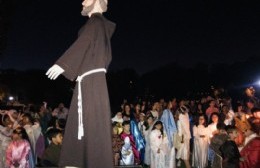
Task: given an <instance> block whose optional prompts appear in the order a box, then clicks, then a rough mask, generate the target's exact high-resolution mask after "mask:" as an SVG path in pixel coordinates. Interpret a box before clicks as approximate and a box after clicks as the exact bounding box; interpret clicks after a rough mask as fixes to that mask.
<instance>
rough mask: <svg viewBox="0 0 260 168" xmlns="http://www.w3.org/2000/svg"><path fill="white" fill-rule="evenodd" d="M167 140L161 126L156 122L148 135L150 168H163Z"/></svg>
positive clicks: (166, 151)
mask: <svg viewBox="0 0 260 168" xmlns="http://www.w3.org/2000/svg"><path fill="white" fill-rule="evenodd" d="M167 143H168V139H167V137H164V134H163V124H162V122H161V121H156V123H155V124H154V126H153V129H152V131H151V134H150V145H151V165H150V168H165V159H166V153H168V152H169V151H168V149H167V147H168V146H167V145H168V144H167Z"/></svg>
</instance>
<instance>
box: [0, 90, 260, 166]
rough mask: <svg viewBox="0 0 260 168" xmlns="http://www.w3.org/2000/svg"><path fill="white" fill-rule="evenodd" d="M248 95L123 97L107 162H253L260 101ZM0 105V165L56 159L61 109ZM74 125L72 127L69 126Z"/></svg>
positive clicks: (259, 141)
mask: <svg viewBox="0 0 260 168" xmlns="http://www.w3.org/2000/svg"><path fill="white" fill-rule="evenodd" d="M246 94H247V98H246V99H244V100H240V101H237V102H232V99H231V98H230V97H221V98H220V97H218V96H214V95H213V96H207V97H201V98H199V99H196V100H195V99H187V98H185V99H176V98H172V99H169V100H165V99H158V100H141V101H140V100H139V101H137V102H135V103H131V102H128V101H127V100H124V102H123V103H122V104H121V106H120V108H119V109H118V110H117V111H116V112H114V115H112V117H111V125H112V127H111V128H112V130H111V134H112V148H113V154H114V155H113V156H114V158H113V160H114V165H115V166H118V165H123V166H125V165H142V166H143V167H150V168H175V167H181V166H182V167H183V166H185V167H186V168H190V167H194V168H206V167H213V168H221V167H223V168H233V167H234V168H236V167H237V168H238V167H240V168H249V167H250V168H258V167H260V159H259V158H260V137H259V130H260V108H259V105H260V101H259V99H258V98H257V97H255V95H254V89H253V88H252V87H251V88H247V89H246ZM33 107H35V106H28V107H27V108H26V109H24V110H23V111H22V112H19V111H16V110H1V122H0V145H1V148H0V167H3V168H15V167H19V168H34V167H36V166H37V167H58V164H59V158H60V151H61V147H62V139H63V134H64V131H65V125H66V119H67V115H68V111H69V110H68V109H67V108H66V107H64V104H62V103H61V104H59V105H58V107H57V108H54V109H50V108H49V107H47V104H46V103H43V104H42V105H40V106H39V108H33ZM75 131H76V130H75Z"/></svg>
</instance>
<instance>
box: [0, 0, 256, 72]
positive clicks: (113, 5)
mask: <svg viewBox="0 0 260 168" xmlns="http://www.w3.org/2000/svg"><path fill="white" fill-rule="evenodd" d="M81 2H82V0H63V1H60V0H24V1H23V2H21V1H17V3H16V5H15V9H14V11H15V14H14V16H13V19H12V27H11V29H10V30H9V41H8V47H7V49H6V52H5V54H4V58H3V60H2V61H1V64H0V65H1V68H14V69H31V68H37V69H39V68H40V69H46V70H47V69H48V67H50V66H51V65H52V64H53V63H54V62H55V61H56V60H57V59H58V58H59V57H60V56H61V54H62V53H63V52H64V51H65V50H66V49H67V48H68V47H69V46H70V45H71V43H72V42H73V41H74V40H75V39H76V37H77V32H78V30H79V28H80V27H81V25H83V24H84V23H85V20H86V19H85V18H84V17H82V16H81V15H80V11H81ZM259 9H260V3H259V1H257V0H250V1H247V0H244V1H237V0H236V1H235V0H110V1H109V10H108V12H107V13H106V14H105V15H106V16H107V18H109V19H110V20H112V21H114V22H115V23H116V24H117V30H116V32H115V34H114V36H113V39H112V46H113V61H112V64H111V69H122V68H126V67H128V68H134V69H135V70H137V72H139V73H144V72H147V71H150V70H152V69H155V68H157V67H159V66H163V65H165V64H167V63H169V62H173V61H177V62H179V63H180V64H181V65H187V66H192V65H194V64H196V63H198V62H205V63H217V62H226V63H232V62H233V61H234V60H245V59H247V58H248V57H250V56H258V55H259V54H260V47H259V46H260V41H259V39H260V31H259V30H260V23H259V20H260V19H259V17H260V12H259Z"/></svg>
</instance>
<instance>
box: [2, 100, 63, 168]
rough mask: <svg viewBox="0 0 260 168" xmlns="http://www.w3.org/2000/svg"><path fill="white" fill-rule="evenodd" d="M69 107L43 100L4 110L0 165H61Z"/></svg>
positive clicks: (21, 167) (7, 167)
mask: <svg viewBox="0 0 260 168" xmlns="http://www.w3.org/2000/svg"><path fill="white" fill-rule="evenodd" d="M67 114H68V109H67V108H66V107H64V104H63V103H60V104H59V106H58V107H57V108H55V109H53V110H52V109H50V108H47V104H46V103H45V102H44V103H43V104H42V105H40V106H39V107H38V108H37V109H36V108H35V106H34V105H30V106H28V107H27V108H25V109H24V110H23V111H17V110H14V109H11V110H1V122H0V146H1V147H0V167H1V168H17V167H19V168H35V167H36V166H39V167H41V166H42V167H53V166H54V167H55V166H58V163H59V157H60V151H61V145H62V139H63V133H64V130H65V125H66V118H67Z"/></svg>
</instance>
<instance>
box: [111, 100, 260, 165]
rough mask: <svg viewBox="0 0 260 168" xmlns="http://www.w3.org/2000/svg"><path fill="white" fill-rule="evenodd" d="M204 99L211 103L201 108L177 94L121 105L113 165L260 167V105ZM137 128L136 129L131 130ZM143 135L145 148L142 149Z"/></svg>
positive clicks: (116, 117)
mask: <svg viewBox="0 0 260 168" xmlns="http://www.w3.org/2000/svg"><path fill="white" fill-rule="evenodd" d="M226 102H227V101H226ZM226 102H225V103H226ZM205 103H208V104H209V105H208V106H207V107H206V108H204V110H201V111H200V110H199V108H196V110H195V111H192V106H191V102H190V101H184V100H181V101H179V102H178V104H177V102H176V99H173V100H170V101H168V102H165V101H164V100H162V101H158V102H154V103H151V104H150V110H145V108H144V106H143V105H142V104H137V105H135V106H134V105H131V104H127V103H125V104H124V105H122V111H120V112H117V114H116V115H115V117H114V118H112V126H113V130H114V131H113V151H114V156H115V158H114V163H115V165H136V164H142V165H143V166H144V167H150V168H174V167H181V165H182V164H185V167H186V168H190V167H195V168H206V167H214V168H220V167H223V168H238V167H241V168H249V167H250V168H257V167H260V160H259V158H260V137H259V128H260V122H259V121H260V115H259V114H260V109H259V108H256V106H255V107H254V108H253V109H249V108H248V109H247V111H241V110H239V112H234V111H233V110H232V106H231V105H230V104H221V106H218V103H217V100H215V99H213V98H211V99H210V100H208V101H206V102H205ZM199 105H200V106H201V104H200V103H199ZM240 106H242V105H241V104H238V107H240ZM197 107H198V106H197ZM227 107H228V108H227ZM245 107H246V105H245V106H244V107H243V109H245ZM142 109H143V110H142ZM193 110H194V109H193ZM208 121H209V122H208ZM136 127H137V128H139V129H138V131H136V130H135V131H132V130H131V129H135V128H136ZM136 136H138V137H139V138H136ZM140 136H141V137H142V139H143V141H144V144H145V145H144V146H143V148H138V146H140V145H139V144H140ZM141 143H143V142H142V141H141Z"/></svg>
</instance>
